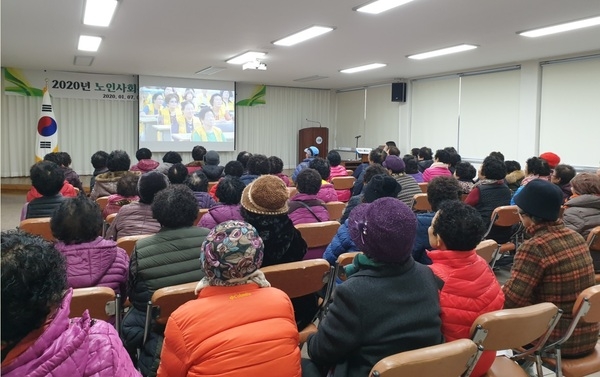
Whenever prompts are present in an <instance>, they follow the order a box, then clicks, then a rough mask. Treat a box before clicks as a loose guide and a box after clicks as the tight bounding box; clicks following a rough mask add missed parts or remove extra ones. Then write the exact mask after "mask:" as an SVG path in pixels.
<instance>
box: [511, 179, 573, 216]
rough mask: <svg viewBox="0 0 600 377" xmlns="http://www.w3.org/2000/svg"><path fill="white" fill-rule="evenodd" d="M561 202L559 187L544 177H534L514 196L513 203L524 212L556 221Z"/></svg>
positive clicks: (561, 196)
mask: <svg viewBox="0 0 600 377" xmlns="http://www.w3.org/2000/svg"><path fill="white" fill-rule="evenodd" d="M562 203H563V195H562V191H561V189H560V187H558V185H555V184H554V183H551V182H548V181H546V180H545V179H534V180H533V181H531V182H529V183H528V184H527V185H525V186H524V187H523V189H522V190H521V192H520V193H519V195H516V196H515V204H516V205H517V206H519V208H520V209H522V210H523V211H525V213H527V214H529V215H531V216H535V217H539V218H540V219H544V220H547V221H556V220H557V219H558V215H559V213H560V206H561V205H562Z"/></svg>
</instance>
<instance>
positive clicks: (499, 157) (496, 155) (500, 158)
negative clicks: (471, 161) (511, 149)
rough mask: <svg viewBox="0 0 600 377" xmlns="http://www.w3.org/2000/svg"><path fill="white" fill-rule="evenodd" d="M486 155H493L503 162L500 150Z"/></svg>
mask: <svg viewBox="0 0 600 377" xmlns="http://www.w3.org/2000/svg"><path fill="white" fill-rule="evenodd" d="M488 156H491V157H495V158H497V159H498V160H500V161H502V162H504V154H502V152H498V151H494V152H490V154H489V155H488Z"/></svg>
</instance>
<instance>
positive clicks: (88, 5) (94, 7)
mask: <svg viewBox="0 0 600 377" xmlns="http://www.w3.org/2000/svg"><path fill="white" fill-rule="evenodd" d="M116 9H117V0H86V2H85V11H84V14H83V23H84V24H85V25H91V26H108V25H110V21H111V20H112V18H113V15H114V14H115V10H116Z"/></svg>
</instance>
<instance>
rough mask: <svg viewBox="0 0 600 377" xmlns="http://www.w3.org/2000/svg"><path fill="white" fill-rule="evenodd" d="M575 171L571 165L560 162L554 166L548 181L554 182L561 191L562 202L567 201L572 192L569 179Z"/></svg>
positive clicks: (573, 175)
mask: <svg viewBox="0 0 600 377" xmlns="http://www.w3.org/2000/svg"><path fill="white" fill-rule="evenodd" d="M575 174H577V172H576V171H575V168H573V167H572V166H571V165H566V164H560V165H556V166H555V167H554V171H553V172H552V176H550V182H552V183H554V184H555V185H557V186H558V187H560V190H561V191H562V193H563V202H565V201H567V199H569V197H570V196H571V195H573V193H572V192H571V180H572V179H573V178H574V177H575Z"/></svg>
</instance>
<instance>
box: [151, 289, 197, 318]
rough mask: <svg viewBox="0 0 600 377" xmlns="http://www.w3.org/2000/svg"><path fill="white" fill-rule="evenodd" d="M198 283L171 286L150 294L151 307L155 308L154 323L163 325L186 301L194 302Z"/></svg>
mask: <svg viewBox="0 0 600 377" xmlns="http://www.w3.org/2000/svg"><path fill="white" fill-rule="evenodd" d="M196 285H198V282H197V281H195V282H192V283H185V284H179V285H173V286H171V287H165V288H161V289H157V290H156V291H155V292H154V294H152V306H154V307H155V308H156V316H155V317H154V319H155V320H156V323H158V324H161V325H164V324H166V323H167V319H169V316H170V315H171V313H173V312H174V311H175V310H177V308H179V307H180V306H181V305H183V304H185V303H186V302H188V301H191V300H195V299H196V297H197V295H196V294H195V293H194V290H195V289H196Z"/></svg>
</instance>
